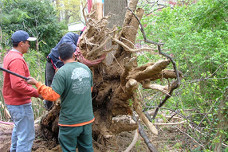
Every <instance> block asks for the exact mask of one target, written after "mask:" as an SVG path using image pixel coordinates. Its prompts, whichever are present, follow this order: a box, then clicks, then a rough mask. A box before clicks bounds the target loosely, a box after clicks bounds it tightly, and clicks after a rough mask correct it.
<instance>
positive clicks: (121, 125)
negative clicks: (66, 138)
mask: <svg viewBox="0 0 228 152" xmlns="http://www.w3.org/2000/svg"><path fill="white" fill-rule="evenodd" d="M137 2H138V0H132V1H130V3H129V8H130V9H131V10H132V11H133V12H135V14H136V15H137V17H138V19H141V18H142V16H143V10H142V9H140V8H139V9H136V5H137ZM113 6H114V5H113ZM107 24H108V17H104V18H102V19H101V20H96V18H95V17H94V13H91V14H89V15H88V17H87V25H86V26H87V28H86V30H85V31H84V32H83V34H82V39H81V40H80V43H79V47H80V50H81V51H82V53H83V55H84V57H86V58H87V59H88V60H94V59H96V58H99V57H100V56H101V55H103V54H104V53H108V52H111V53H109V54H110V56H111V57H112V58H113V59H112V61H111V62H110V61H108V59H107V58H106V59H105V60H104V61H103V62H102V63H100V64H97V65H94V66H92V67H90V69H91V70H92V72H93V75H94V80H93V82H94V89H93V93H92V95H93V110H94V115H95V122H94V123H93V138H94V140H95V141H96V143H99V144H101V145H103V146H104V147H105V145H107V144H110V139H111V141H115V140H114V139H115V135H116V134H118V133H120V132H123V131H131V130H135V129H136V128H137V127H138V125H137V124H136V123H135V122H134V121H126V120H129V119H126V120H120V119H119V118H118V117H119V116H121V115H129V116H131V115H132V113H133V111H136V112H137V113H138V116H139V118H140V119H141V120H142V121H143V122H144V124H145V125H146V126H147V127H148V128H149V129H150V131H151V132H152V133H154V134H158V132H157V129H156V128H155V127H154V126H153V124H152V123H151V122H150V121H149V120H148V119H147V118H146V116H145V114H144V113H142V105H141V102H140V101H139V99H138V98H137V92H136V90H137V89H138V86H139V85H140V84H141V85H142V86H143V87H144V88H147V89H154V90H158V91H161V92H162V93H164V94H165V95H167V94H168V92H169V90H170V89H172V85H170V86H161V85H159V84H150V82H151V81H155V80H157V79H168V78H176V74H175V72H174V71H173V70H168V69H167V70H164V69H165V68H166V67H167V66H168V65H169V63H170V61H169V60H167V59H166V60H161V61H158V62H156V63H148V64H146V65H143V66H141V67H138V65H137V56H136V55H135V48H134V43H135V38H136V34H137V31H138V27H139V22H138V21H137V20H136V18H135V16H134V15H133V14H132V12H131V11H129V10H128V11H126V14H125V20H124V23H123V27H122V30H121V31H118V29H117V28H115V27H113V28H112V29H109V28H108V27H107V26H108V25H107ZM108 41H111V46H110V47H108V48H107V47H105V46H106V43H107V42H108ZM113 52H115V53H113ZM132 102H133V104H132ZM58 103H59V102H57V103H56V104H55V106H54V108H53V109H52V110H51V111H49V113H48V114H47V115H46V116H44V117H43V118H42V120H41V131H42V133H43V135H44V136H45V138H47V139H51V138H57V135H58V126H57V122H58V115H59V109H60V106H59V104H58Z"/></svg>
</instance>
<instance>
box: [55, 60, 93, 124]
mask: <svg viewBox="0 0 228 152" xmlns="http://www.w3.org/2000/svg"><path fill="white" fill-rule="evenodd" d="M92 85H93V77H92V73H91V71H90V69H89V68H88V67H87V66H86V65H84V64H82V63H79V62H71V63H66V64H65V65H64V66H62V67H61V68H60V69H59V70H58V71H57V73H56V74H55V76H54V78H53V82H52V85H51V87H52V88H53V90H54V91H55V92H56V93H58V94H59V95H60V96H61V110H60V116H59V123H60V124H66V125H72V124H78V123H83V122H87V121H90V120H92V119H93V118H94V115H93V108H92V94H91V87H92Z"/></svg>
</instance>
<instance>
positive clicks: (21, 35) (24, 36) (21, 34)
mask: <svg viewBox="0 0 228 152" xmlns="http://www.w3.org/2000/svg"><path fill="white" fill-rule="evenodd" d="M11 39H12V41H13V42H14V43H17V42H21V41H35V40H36V38H35V37H29V34H28V33H27V32H25V31H23V30H19V31H16V32H15V33H13V35H12V37H11Z"/></svg>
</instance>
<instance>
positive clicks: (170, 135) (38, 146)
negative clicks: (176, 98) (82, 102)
mask: <svg viewBox="0 0 228 152" xmlns="http://www.w3.org/2000/svg"><path fill="white" fill-rule="evenodd" d="M38 127H39V126H38V124H36V125H35V128H36V139H35V141H34V144H33V150H32V152H61V148H60V146H59V145H55V141H46V140H44V139H42V138H41V137H40V136H39V134H38V133H37V130H38ZM175 128H176V127H174V126H169V127H163V128H160V129H159V135H158V136H155V135H152V134H148V133H147V134H148V135H149V136H150V137H149V138H150V140H151V142H152V144H153V145H154V146H155V147H156V148H157V149H158V151H159V152H166V151H169V152H178V151H185V148H184V145H185V146H186V147H188V146H190V145H189V144H190V143H191V142H189V139H188V138H186V137H185V136H184V135H183V134H182V133H181V132H180V131H179V130H177V129H175ZM12 129H13V125H6V124H0V151H1V152H9V148H10V143H11V133H12ZM134 134H135V132H134V131H132V132H122V133H120V134H119V135H117V143H115V144H113V143H112V144H110V146H109V147H107V148H108V149H109V150H106V151H107V152H122V151H124V150H126V149H127V147H128V146H129V145H130V143H131V142H132V140H133V137H134ZM94 145H97V144H94ZM180 145H181V146H180ZM94 151H95V152H102V151H103V150H101V149H99V146H94ZM131 152H149V150H148V148H147V146H146V144H145V143H144V140H143V139H142V138H141V136H140V135H139V137H138V140H137V142H136V144H135V146H134V147H133V148H132V150H131Z"/></svg>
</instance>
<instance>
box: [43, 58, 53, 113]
mask: <svg viewBox="0 0 228 152" xmlns="http://www.w3.org/2000/svg"><path fill="white" fill-rule="evenodd" d="M54 75H55V69H54V68H53V65H52V63H51V61H47V63H46V68H45V85H46V86H51V84H52V80H53V77H54ZM44 104H45V107H46V108H47V109H48V110H50V108H51V107H52V105H53V102H52V101H48V100H44Z"/></svg>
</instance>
